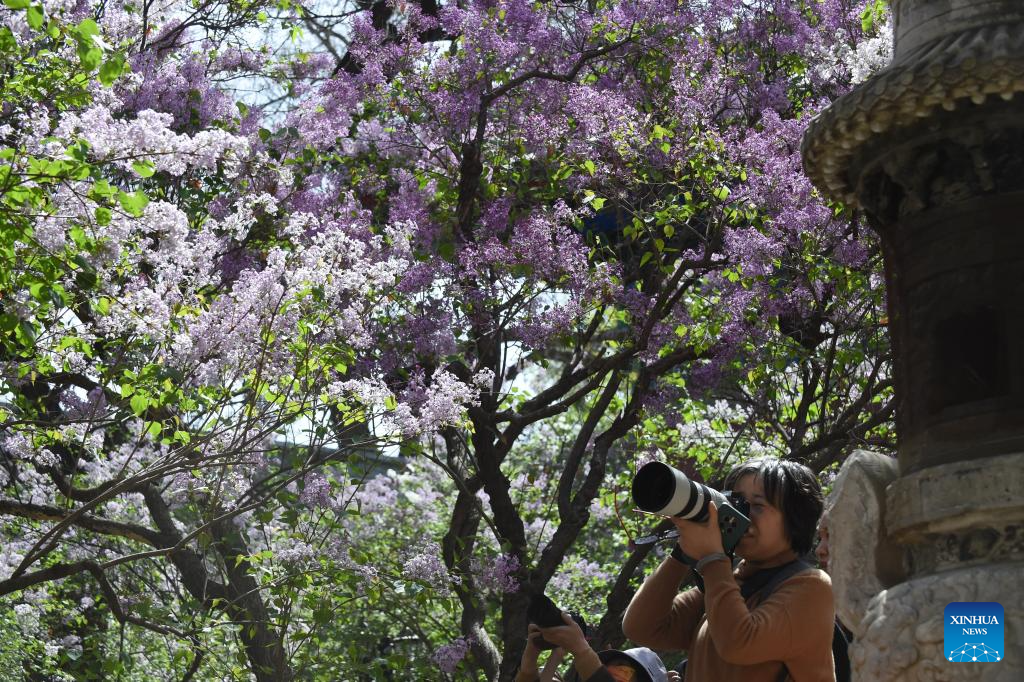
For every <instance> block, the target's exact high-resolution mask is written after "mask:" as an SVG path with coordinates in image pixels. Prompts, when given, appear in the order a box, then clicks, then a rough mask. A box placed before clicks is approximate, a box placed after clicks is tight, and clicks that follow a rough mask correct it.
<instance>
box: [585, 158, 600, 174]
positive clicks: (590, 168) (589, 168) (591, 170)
mask: <svg viewBox="0 0 1024 682" xmlns="http://www.w3.org/2000/svg"><path fill="white" fill-rule="evenodd" d="M583 167H584V168H586V169H587V172H588V173H590V174H591V175H593V174H594V173H596V172H597V166H595V165H594V162H593V161H591V160H590V159H587V160H586V161H584V162H583Z"/></svg>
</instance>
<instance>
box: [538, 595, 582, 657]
mask: <svg viewBox="0 0 1024 682" xmlns="http://www.w3.org/2000/svg"><path fill="white" fill-rule="evenodd" d="M569 617H570V618H572V619H573V621H574V622H575V623H576V625H579V626H580V630H582V631H583V634H584V635H586V634H587V621H585V620H583V616H581V615H580V614H578V613H576V612H575V611H569ZM526 618H527V620H529V621H530V622H531V623H533V624H535V625H538V626H540V627H542V628H553V627H558V626H559V625H565V621H563V620H562V609H560V608H558V606H557V605H556V604H555V602H553V601H551V598H550V597H548V596H547V595H544V594H538V595H534V597H533V598H532V599H530V605H529V607H527V609H526ZM533 643H534V646H536V647H537V648H538V649H540V650H541V651H546V650H548V649H554V648H555V647H556V646H558V645H557V644H552V643H551V642H548V641H545V639H544V638H543V637H538V638H537V639H535V640H534V641H533Z"/></svg>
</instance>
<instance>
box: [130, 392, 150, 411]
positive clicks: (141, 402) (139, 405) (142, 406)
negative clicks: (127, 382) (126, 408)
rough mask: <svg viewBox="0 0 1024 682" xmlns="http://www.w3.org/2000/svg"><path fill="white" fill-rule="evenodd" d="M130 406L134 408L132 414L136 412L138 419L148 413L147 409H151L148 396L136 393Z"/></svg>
mask: <svg viewBox="0 0 1024 682" xmlns="http://www.w3.org/2000/svg"><path fill="white" fill-rule="evenodd" d="M130 404H131V407H132V412H134V413H135V416H136V417H138V416H139V415H141V414H142V413H143V412H145V411H146V408H147V407H149V399H148V398H147V397H146V396H144V395H142V394H141V393H136V394H135V395H133V396H132V399H131V401H130Z"/></svg>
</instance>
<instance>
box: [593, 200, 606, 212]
mask: <svg viewBox="0 0 1024 682" xmlns="http://www.w3.org/2000/svg"><path fill="white" fill-rule="evenodd" d="M605 201H607V199H605V198H604V197H594V201H592V202H591V205H592V206H593V207H594V210H595V211H600V210H601V209H602V208H604V203H605Z"/></svg>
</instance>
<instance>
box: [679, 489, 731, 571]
mask: <svg viewBox="0 0 1024 682" xmlns="http://www.w3.org/2000/svg"><path fill="white" fill-rule="evenodd" d="M671 521H672V523H674V524H675V526H676V528H677V529H679V541H678V542H679V548H680V549H681V550H683V552H685V553H686V555H687V556H689V557H692V558H693V560H694V561H700V560H701V559H703V558H704V557H706V556H708V555H709V554H715V553H716V552H718V553H723V554H724V551H723V549H722V531H721V530H720V529H719V528H718V507H717V506H716V505H715V503H714V502H712V503H711V504H709V505H708V519H707V521H704V522H703V523H698V522H694V521H684V520H683V519H680V518H677V517H674V516H673V517H671Z"/></svg>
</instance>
